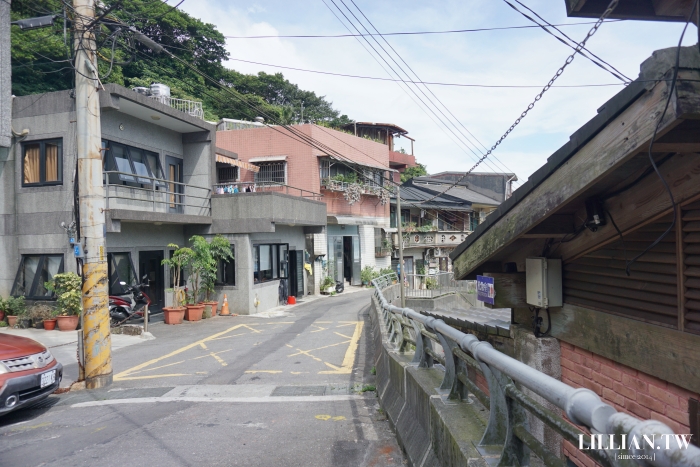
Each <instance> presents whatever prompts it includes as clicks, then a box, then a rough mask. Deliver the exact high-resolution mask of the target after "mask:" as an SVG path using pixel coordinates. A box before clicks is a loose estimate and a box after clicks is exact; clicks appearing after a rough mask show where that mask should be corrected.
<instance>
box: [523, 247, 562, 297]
mask: <svg viewBox="0 0 700 467" xmlns="http://www.w3.org/2000/svg"><path fill="white" fill-rule="evenodd" d="M525 288H526V290H527V303H528V304H529V305H532V306H536V307H540V308H551V307H555V306H562V286H561V260H560V259H548V258H527V259H526V260H525Z"/></svg>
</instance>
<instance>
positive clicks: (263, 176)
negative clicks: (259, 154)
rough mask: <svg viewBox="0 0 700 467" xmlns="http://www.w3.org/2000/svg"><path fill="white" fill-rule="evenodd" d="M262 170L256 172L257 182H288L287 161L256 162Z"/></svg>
mask: <svg viewBox="0 0 700 467" xmlns="http://www.w3.org/2000/svg"><path fill="white" fill-rule="evenodd" d="M255 165H257V166H258V167H260V171H259V172H257V173H256V174H255V183H282V184H286V183H287V163H286V162H285V161H281V162H265V163H256V164H255Z"/></svg>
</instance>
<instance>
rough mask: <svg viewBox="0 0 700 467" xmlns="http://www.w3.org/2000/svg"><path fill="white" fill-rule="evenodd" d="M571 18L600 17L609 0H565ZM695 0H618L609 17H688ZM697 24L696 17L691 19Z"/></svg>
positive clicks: (652, 19) (667, 18) (670, 18)
mask: <svg viewBox="0 0 700 467" xmlns="http://www.w3.org/2000/svg"><path fill="white" fill-rule="evenodd" d="M565 3H566V14H567V16H569V17H572V18H596V19H598V18H600V17H601V15H602V14H603V12H604V11H605V10H606V8H607V7H608V4H610V0H565ZM693 3H695V0H620V2H619V3H618V5H617V7H616V8H615V10H614V11H613V13H612V14H611V15H610V16H609V19H629V20H644V21H678V22H685V21H687V19H688V15H689V14H690V11H691V9H692V8H693ZM691 20H692V21H693V22H694V23H696V24H697V18H692V19H691Z"/></svg>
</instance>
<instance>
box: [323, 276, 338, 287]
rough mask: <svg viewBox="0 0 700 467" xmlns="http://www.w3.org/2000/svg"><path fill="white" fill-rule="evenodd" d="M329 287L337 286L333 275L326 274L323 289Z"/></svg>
mask: <svg viewBox="0 0 700 467" xmlns="http://www.w3.org/2000/svg"><path fill="white" fill-rule="evenodd" d="M328 287H335V279H333V278H332V277H331V276H326V277H324V278H323V280H322V281H321V289H322V290H325V289H327V288H328Z"/></svg>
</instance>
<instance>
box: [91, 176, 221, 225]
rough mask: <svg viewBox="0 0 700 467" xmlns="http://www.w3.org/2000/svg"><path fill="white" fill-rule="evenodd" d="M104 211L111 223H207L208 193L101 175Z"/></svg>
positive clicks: (169, 183)
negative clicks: (123, 221)
mask: <svg viewBox="0 0 700 467" xmlns="http://www.w3.org/2000/svg"><path fill="white" fill-rule="evenodd" d="M102 181H103V183H104V188H105V207H106V209H107V211H108V212H109V213H110V217H111V218H112V219H121V220H130V221H146V222H149V221H150V222H167V223H194V224H201V223H204V224H209V223H211V218H210V216H211V190H210V189H209V188H204V187H200V186H195V185H189V184H187V183H179V182H172V181H170V180H163V179H159V178H153V177H148V176H145V175H138V176H136V175H134V174H132V173H131V172H128V173H127V172H117V171H105V172H103V180H102Z"/></svg>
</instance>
